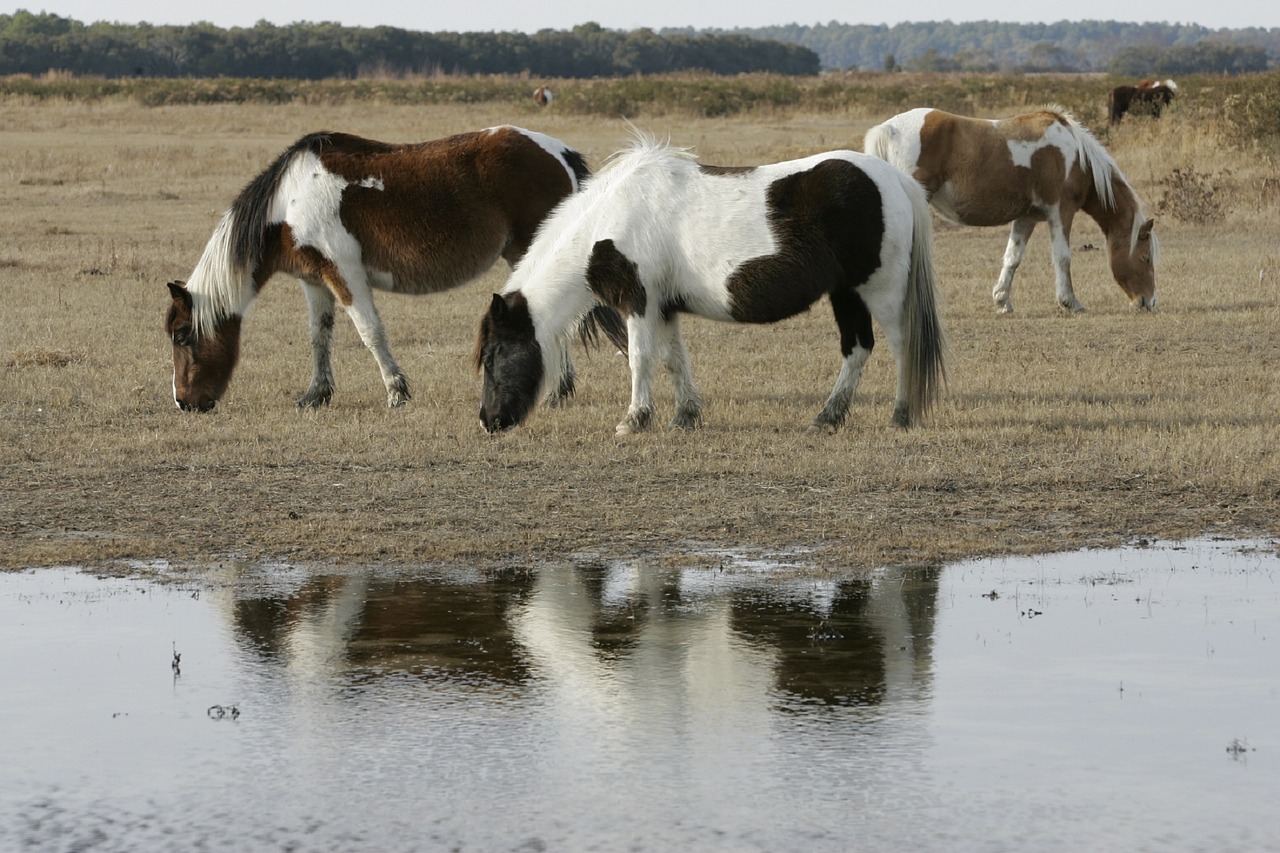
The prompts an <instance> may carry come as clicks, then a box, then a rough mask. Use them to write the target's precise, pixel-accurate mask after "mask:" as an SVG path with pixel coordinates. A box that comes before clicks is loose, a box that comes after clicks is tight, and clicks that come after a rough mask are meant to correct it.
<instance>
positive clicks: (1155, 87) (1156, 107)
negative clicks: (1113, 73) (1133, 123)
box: [1107, 80, 1178, 125]
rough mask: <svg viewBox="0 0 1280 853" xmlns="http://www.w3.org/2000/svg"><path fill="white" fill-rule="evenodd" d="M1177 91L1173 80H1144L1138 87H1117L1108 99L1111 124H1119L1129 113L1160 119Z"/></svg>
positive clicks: (1176, 85)
mask: <svg viewBox="0 0 1280 853" xmlns="http://www.w3.org/2000/svg"><path fill="white" fill-rule="evenodd" d="M1177 89H1178V84H1177V83H1175V82H1173V81H1172V80H1143V81H1141V82H1139V83H1138V85H1136V86H1117V87H1115V88H1114V89H1112V90H1111V95H1110V96H1109V97H1108V98H1107V112H1108V114H1109V115H1110V123H1111V124H1113V125H1115V124H1119V123H1120V119H1122V118H1124V114H1125V113H1127V112H1132V113H1133V114H1134V115H1138V114H1140V113H1141V114H1145V115H1149V116H1151V117H1153V118H1160V111H1161V110H1163V109H1164V108H1165V107H1167V106H1169V103H1170V102H1171V101H1172V100H1173V98H1174V95H1175V94H1176V93H1177Z"/></svg>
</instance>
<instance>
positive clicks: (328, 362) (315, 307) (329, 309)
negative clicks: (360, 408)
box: [298, 281, 334, 409]
mask: <svg viewBox="0 0 1280 853" xmlns="http://www.w3.org/2000/svg"><path fill="white" fill-rule="evenodd" d="M302 292H303V294H304V295H305V296H306V297H307V321H308V325H309V328H310V337H311V385H310V387H308V388H307V390H306V393H304V394H303V395H302V396H301V397H299V398H298V408H299V409H318V408H320V407H321V406H327V405H329V401H330V400H331V399H333V363H332V352H333V307H334V298H333V294H332V293H330V292H329V290H328V288H326V287H325V286H324V285H323V284H319V283H317V282H308V281H304V282H303V283H302Z"/></svg>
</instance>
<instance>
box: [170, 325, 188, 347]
mask: <svg viewBox="0 0 1280 853" xmlns="http://www.w3.org/2000/svg"><path fill="white" fill-rule="evenodd" d="M173 342H174V343H175V344H177V345H178V346H180V347H185V346H186V345H187V344H189V343H191V327H190V326H179V327H178V328H177V330H175V331H174V333H173Z"/></svg>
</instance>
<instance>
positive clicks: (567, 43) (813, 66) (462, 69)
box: [0, 10, 820, 80]
mask: <svg viewBox="0 0 1280 853" xmlns="http://www.w3.org/2000/svg"><path fill="white" fill-rule="evenodd" d="M51 70H56V71H66V72H71V73H73V74H78V75H100V76H105V77H123V76H136V75H147V76H165V77H219V76H233V77H255V78H267V79H271V78H294V79H304V80H322V79H332V78H355V77H359V76H368V75H374V74H385V75H392V76H395V75H414V74H439V73H444V74H523V73H529V74H532V75H536V76H539V77H577V78H589V77H622V76H629V75H634V74H662V73H669V72H674V71H690V70H698V71H706V72H711V73H713V74H739V73H747V72H772V73H776V74H786V75H812V74H817V73H818V72H819V70H820V63H819V59H818V55H817V54H816V53H814V52H813V50H811V49H810V48H807V47H804V46H802V45H798V44H794V43H783V42H779V41H773V40H769V39H761V38H756V37H752V36H748V35H745V34H741V33H718V34H709V33H670V34H659V33H657V32H654V31H653V30H649V29H640V30H635V31H632V32H620V31H616V30H606V29H604V28H603V27H601V26H600V25H598V24H593V23H589V24H583V25H580V26H577V27H574V28H573V29H572V30H567V31H566V30H542V31H540V32H538V33H534V34H532V35H529V34H525V33H517V32H472V33H450V32H438V33H427V32H414V31H410V30H403V29H399V28H396V27H344V26H341V25H338V24H334V23H295V24H290V25H288V26H276V25H274V24H270V23H268V22H266V21H260V22H259V23H258V24H256V25H255V26H253V27H248V28H240V27H233V28H230V29H223V28H220V27H215V26H214V25H212V24H209V23H198V24H191V25H187V26H152V25H150V24H116V23H107V22H97V23H92V24H85V23H83V22H81V21H76V20H73V19H71V18H64V17H61V16H58V15H53V14H47V13H40V14H33V13H31V12H28V11H25V10H18V11H17V12H15V13H13V14H12V15H7V14H6V15H0V74H43V73H45V72H47V71H51Z"/></svg>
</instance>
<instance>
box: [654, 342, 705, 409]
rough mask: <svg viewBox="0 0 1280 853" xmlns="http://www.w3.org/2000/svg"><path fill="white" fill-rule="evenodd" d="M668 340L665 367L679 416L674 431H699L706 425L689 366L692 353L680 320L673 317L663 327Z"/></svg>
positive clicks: (700, 400)
mask: <svg viewBox="0 0 1280 853" xmlns="http://www.w3.org/2000/svg"><path fill="white" fill-rule="evenodd" d="M662 331H663V334H664V336H665V338H666V340H665V350H666V351H665V353H664V357H663V363H664V364H665V365H666V368H667V374H668V375H669V376H670V377H671V384H672V386H673V387H674V388H675V398H676V414H675V417H673V418H672V419H671V426H672V428H673V429H697V428H698V426H699V425H701V423H702V398H701V397H700V396H699V395H698V389H697V387H696V386H695V385H694V384H693V371H692V369H691V368H690V366H689V350H688V348H687V347H686V346H685V343H684V335H682V334H681V333H680V321H679V318H678V317H672V318H671V319H670V320H668V321H667V322H666V323H664V324H663V327H662Z"/></svg>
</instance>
